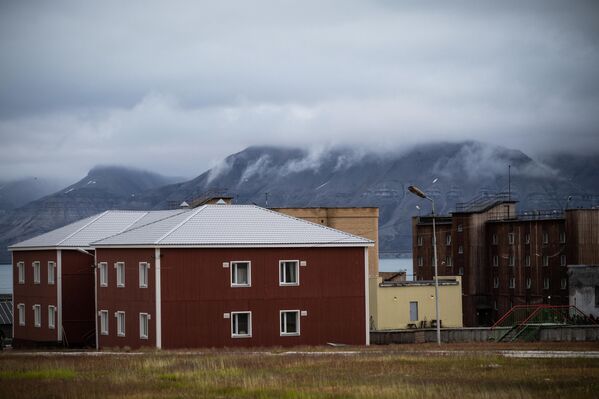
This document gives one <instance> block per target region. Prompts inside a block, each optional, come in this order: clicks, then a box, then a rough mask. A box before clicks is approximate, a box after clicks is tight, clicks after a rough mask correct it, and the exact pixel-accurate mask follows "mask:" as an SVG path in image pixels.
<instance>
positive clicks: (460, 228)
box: [458, 224, 464, 233]
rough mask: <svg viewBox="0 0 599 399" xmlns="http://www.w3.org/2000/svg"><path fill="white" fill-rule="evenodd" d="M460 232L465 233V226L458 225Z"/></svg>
mask: <svg viewBox="0 0 599 399" xmlns="http://www.w3.org/2000/svg"><path fill="white" fill-rule="evenodd" d="M458 231H459V232H460V233H461V232H462V231H464V226H462V225H461V224H458Z"/></svg>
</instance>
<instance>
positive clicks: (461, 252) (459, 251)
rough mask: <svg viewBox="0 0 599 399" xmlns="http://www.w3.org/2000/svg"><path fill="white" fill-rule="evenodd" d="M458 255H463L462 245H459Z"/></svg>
mask: <svg viewBox="0 0 599 399" xmlns="http://www.w3.org/2000/svg"><path fill="white" fill-rule="evenodd" d="M458 253H459V254H463V253H464V247H463V246H462V245H460V246H459V247H458Z"/></svg>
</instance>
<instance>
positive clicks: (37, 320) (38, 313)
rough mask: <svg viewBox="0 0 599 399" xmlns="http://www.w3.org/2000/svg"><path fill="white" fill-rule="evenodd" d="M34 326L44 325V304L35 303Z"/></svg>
mask: <svg viewBox="0 0 599 399" xmlns="http://www.w3.org/2000/svg"><path fill="white" fill-rule="evenodd" d="M33 326H34V327H37V328H40V327H41V326H42V305H38V304H35V305H33Z"/></svg>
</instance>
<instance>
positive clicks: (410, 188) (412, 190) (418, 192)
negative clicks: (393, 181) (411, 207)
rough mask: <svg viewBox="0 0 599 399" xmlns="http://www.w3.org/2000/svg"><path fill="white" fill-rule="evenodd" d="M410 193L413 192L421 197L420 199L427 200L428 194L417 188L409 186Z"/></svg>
mask: <svg viewBox="0 0 599 399" xmlns="http://www.w3.org/2000/svg"><path fill="white" fill-rule="evenodd" d="M408 191H409V192H411V193H412V194H414V195H417V196H419V197H420V198H427V196H426V194H425V193H424V191H422V190H421V189H419V188H418V187H416V186H409V187H408Z"/></svg>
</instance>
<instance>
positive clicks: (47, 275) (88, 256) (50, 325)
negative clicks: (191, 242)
mask: <svg viewBox="0 0 599 399" xmlns="http://www.w3.org/2000/svg"><path fill="white" fill-rule="evenodd" d="M181 212H183V211H182V210H177V211H154V212H145V211H144V212H139V211H107V212H104V213H101V214H99V215H95V216H92V217H89V218H86V219H83V220H80V221H77V222H75V223H72V224H70V225H67V226H64V227H61V228H59V229H56V230H53V231H50V232H48V233H45V234H42V235H39V236H37V237H34V238H31V239H29V240H26V241H23V242H20V243H18V244H15V245H12V246H11V247H9V249H10V251H11V252H12V258H13V304H14V305H13V306H14V309H13V315H14V321H13V345H14V346H16V347H18V346H23V345H65V346H82V345H90V344H91V345H94V344H95V321H96V320H95V317H94V314H95V294H94V267H93V266H94V264H95V260H94V249H93V248H92V247H91V246H90V243H91V242H92V241H96V240H99V239H102V238H105V237H109V236H111V235H114V234H118V233H121V232H123V231H125V230H127V229H129V228H135V227H137V226H141V225H143V224H145V223H151V222H153V221H155V220H157V219H161V218H164V217H168V216H172V215H174V214H178V213H181Z"/></svg>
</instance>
